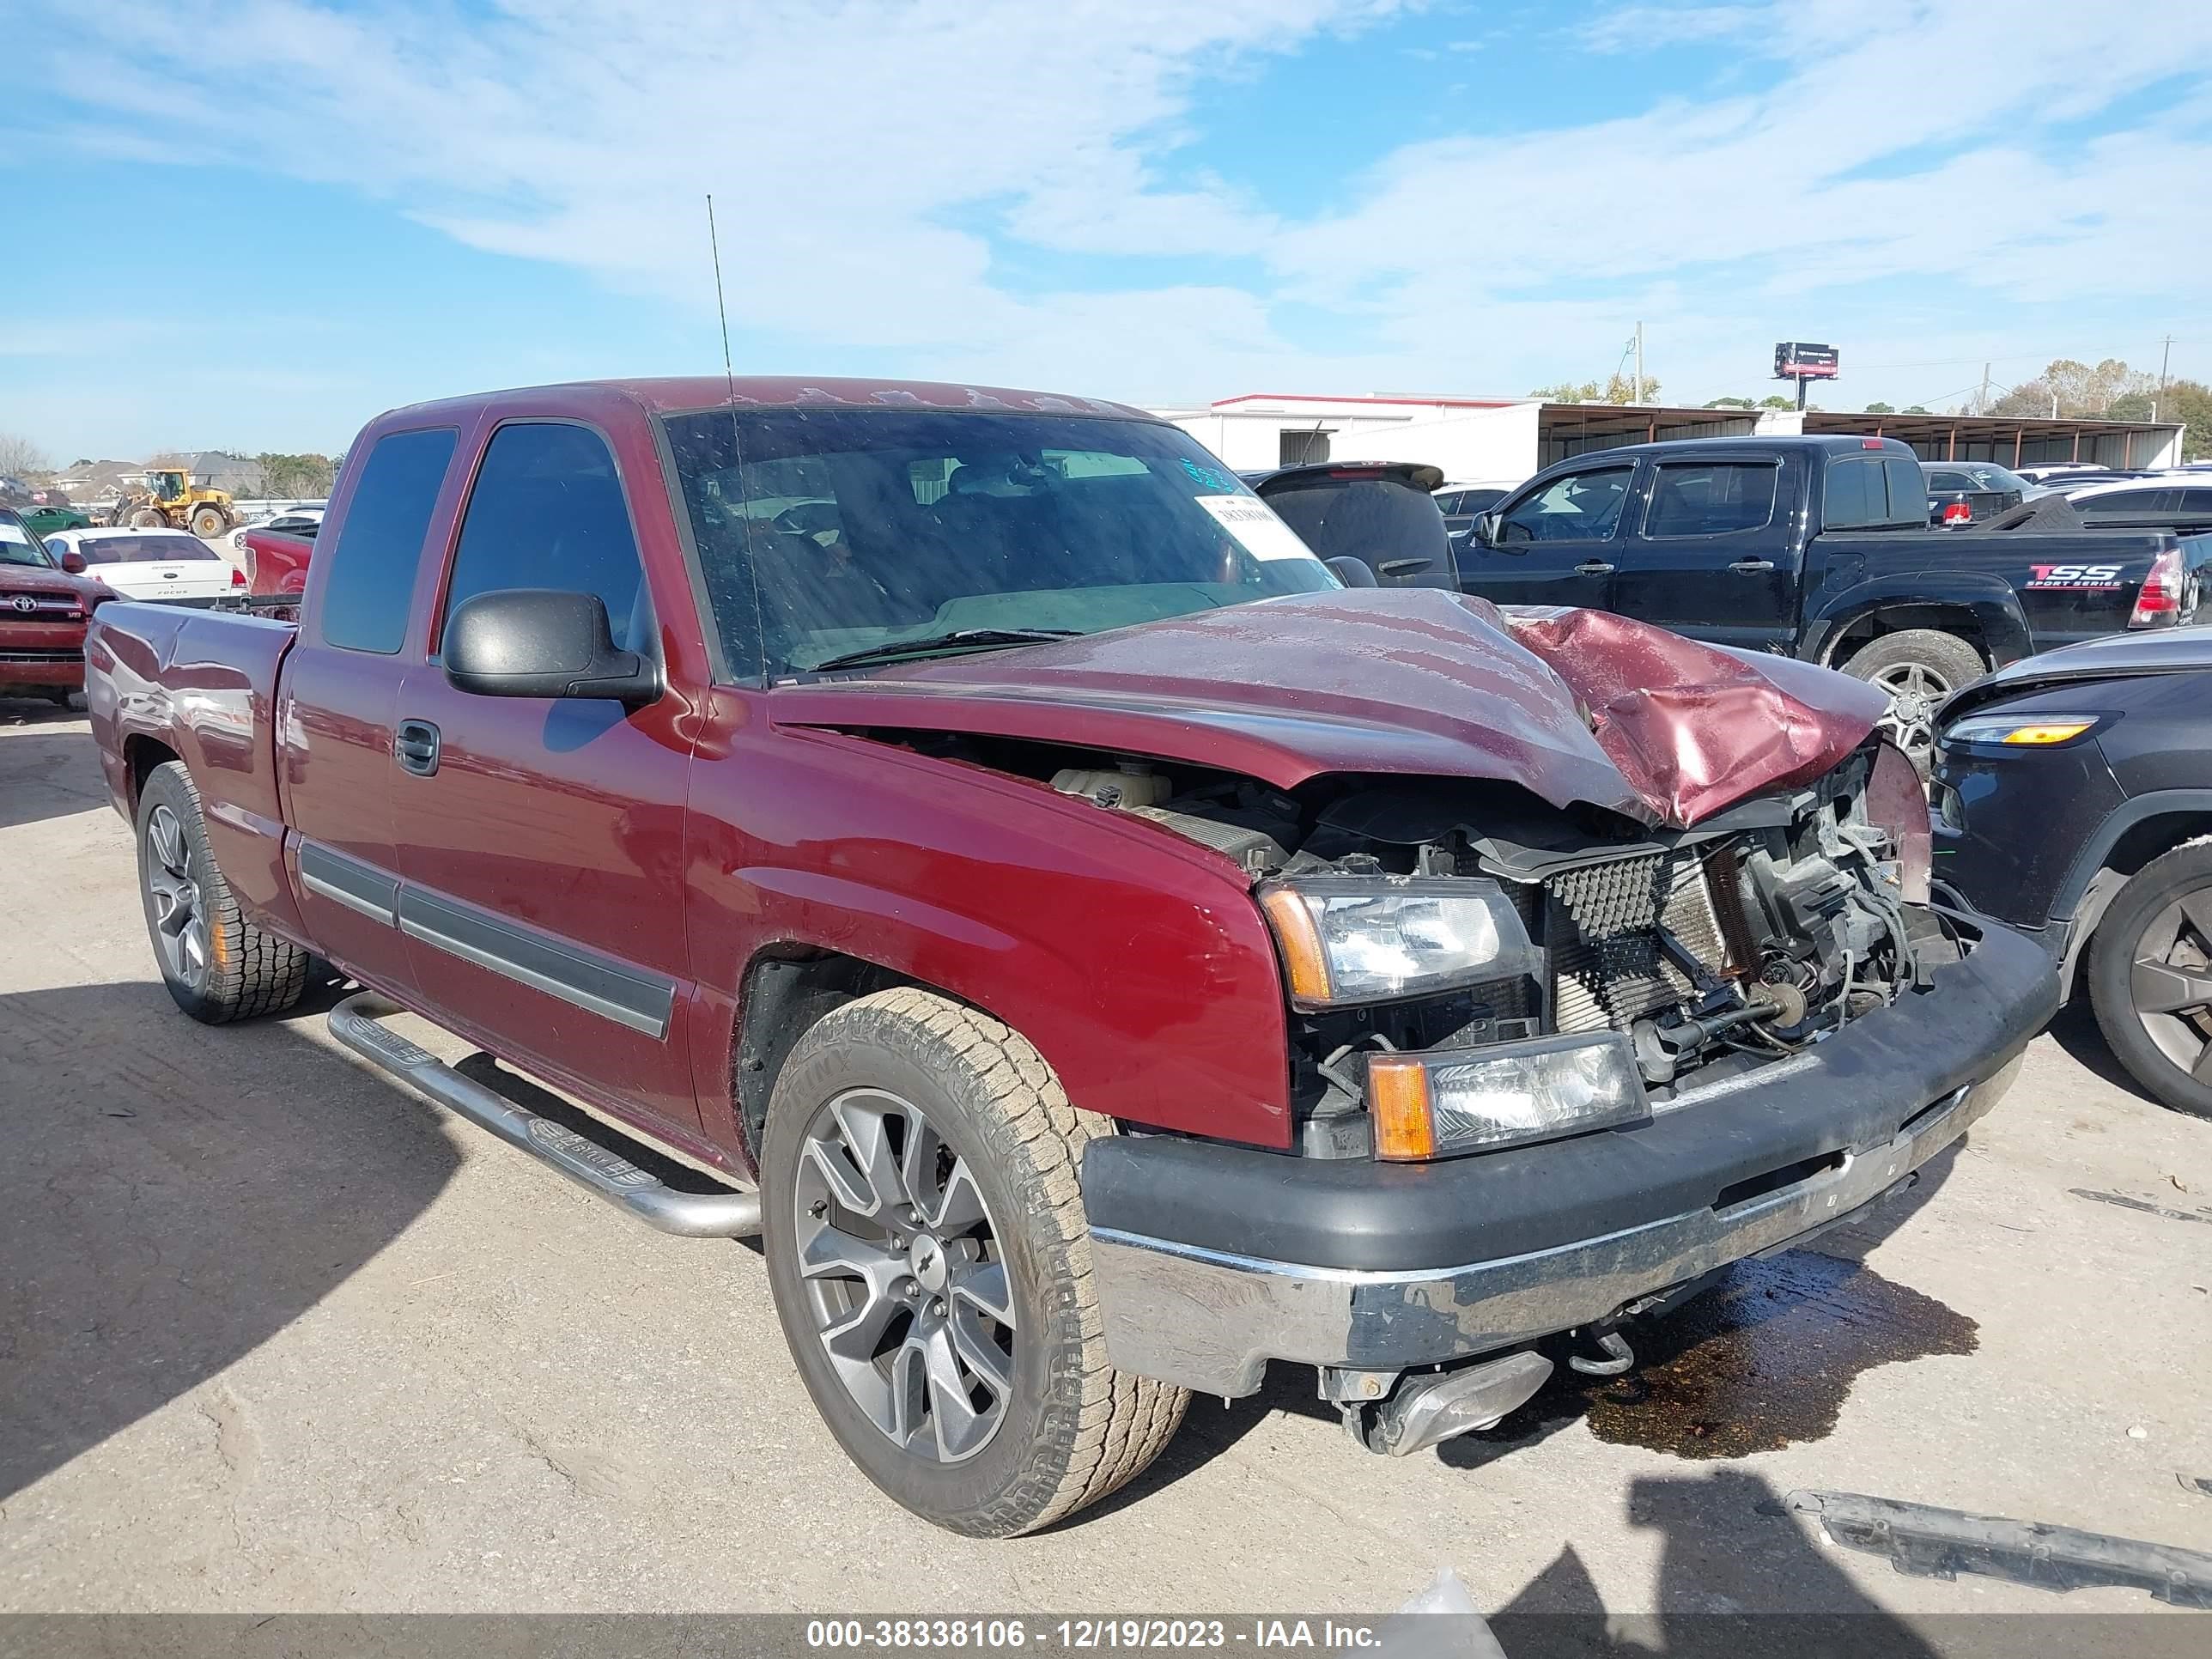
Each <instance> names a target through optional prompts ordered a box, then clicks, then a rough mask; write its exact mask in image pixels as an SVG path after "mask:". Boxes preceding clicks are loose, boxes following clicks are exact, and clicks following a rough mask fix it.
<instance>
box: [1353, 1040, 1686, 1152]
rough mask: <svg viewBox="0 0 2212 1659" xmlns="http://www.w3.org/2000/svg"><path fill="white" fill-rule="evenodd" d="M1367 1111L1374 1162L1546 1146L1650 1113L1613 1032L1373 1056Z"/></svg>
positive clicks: (1624, 1044) (1631, 1059)
mask: <svg viewBox="0 0 2212 1659" xmlns="http://www.w3.org/2000/svg"><path fill="white" fill-rule="evenodd" d="M1367 1109H1368V1113H1369V1115H1370V1117H1371V1118H1372V1119H1373V1121H1374V1129H1375V1156H1376V1157H1377V1158H1387V1159H1389V1160H1391V1161H1393V1162H1405V1161H1407V1160H1412V1159H1419V1158H1449V1156H1451V1155H1452V1154H1453V1153H1455V1152H1485V1151H1487V1150H1489V1149H1491V1148H1492V1147H1498V1146H1519V1145H1522V1144H1525V1143H1527V1142H1528V1141H1534V1140H1556V1139H1559V1137H1560V1136H1562V1135H1572V1134H1580V1133H1583V1132H1584V1131H1586V1130H1589V1129H1605V1128H1611V1127H1614V1126H1615V1125H1618V1124H1623V1123H1638V1122H1642V1121H1644V1119H1646V1118H1648V1117H1650V1115H1651V1103H1650V1099H1649V1098H1648V1097H1646V1096H1645V1095H1644V1079H1643V1078H1642V1077H1641V1076H1639V1075H1638V1072H1637V1069H1636V1057H1635V1055H1634V1054H1633V1053H1632V1050H1631V1049H1630V1048H1629V1042H1628V1039H1627V1037H1626V1036H1623V1035H1622V1034H1621V1033H1620V1032H1619V1031H1600V1032H1597V1033H1595V1035H1589V1034H1585V1035H1581V1036H1553V1037H1537V1038H1535V1039H1534V1040H1532V1041H1530V1042H1501V1043H1498V1044H1497V1045H1496V1046H1494V1047H1492V1048H1458V1049H1444V1050H1441V1051H1439V1050H1433V1049H1432V1050H1431V1051H1430V1052H1428V1053H1426V1054H1376V1055H1375V1056H1374V1057H1373V1058H1371V1059H1370V1060H1369V1061H1368V1062H1367Z"/></svg>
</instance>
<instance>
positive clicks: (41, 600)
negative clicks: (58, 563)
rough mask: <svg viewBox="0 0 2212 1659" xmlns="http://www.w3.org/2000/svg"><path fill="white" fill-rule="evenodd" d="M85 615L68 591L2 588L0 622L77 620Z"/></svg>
mask: <svg viewBox="0 0 2212 1659" xmlns="http://www.w3.org/2000/svg"><path fill="white" fill-rule="evenodd" d="M83 615H84V612H83V611H82V610H81V609H79V608H78V605H77V602H76V600H75V599H72V598H70V595H68V594H66V593H11V592H9V591H8V590H7V589H5V588H0V622H76V621H79V620H80V619H82V617H83Z"/></svg>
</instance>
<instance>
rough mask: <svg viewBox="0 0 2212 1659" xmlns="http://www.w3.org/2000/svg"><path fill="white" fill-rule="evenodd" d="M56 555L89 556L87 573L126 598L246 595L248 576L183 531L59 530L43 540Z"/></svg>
mask: <svg viewBox="0 0 2212 1659" xmlns="http://www.w3.org/2000/svg"><path fill="white" fill-rule="evenodd" d="M40 539H41V540H43V541H44V542H45V543H46V545H47V547H48V548H50V549H51V550H52V551H53V554H54V556H55V557H57V558H59V557H60V556H61V555H63V554H64V553H76V554H81V555H82V556H83V559H84V562H85V565H86V567H87V568H86V570H85V573H84V574H86V575H88V576H90V577H92V578H94V580H98V581H101V582H105V583H106V585H107V586H110V587H112V588H113V589H114V590H115V591H116V592H118V593H120V594H122V595H123V596H124V597H125V599H221V598H222V596H223V595H224V594H226V593H230V592H243V591H244V589H245V587H246V573H245V572H244V571H243V570H240V569H239V568H238V567H237V566H235V565H234V564H232V563H231V562H229V561H228V560H227V559H225V558H224V557H223V556H222V554H220V553H218V552H216V550H215V549H213V548H212V547H210V546H209V545H208V544H206V543H205V542H204V541H202V540H201V539H200V538H198V537H197V536H195V535H192V534H191V533H190V532H186V531H182V530H58V531H56V532H53V533H52V534H51V535H48V536H45V537H42V538H40Z"/></svg>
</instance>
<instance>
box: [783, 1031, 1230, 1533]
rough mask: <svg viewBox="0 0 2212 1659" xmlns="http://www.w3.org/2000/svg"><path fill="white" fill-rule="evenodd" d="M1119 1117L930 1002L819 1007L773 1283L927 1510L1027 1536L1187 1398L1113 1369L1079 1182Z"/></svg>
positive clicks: (803, 1057) (1156, 1432)
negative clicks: (1087, 1105) (1087, 1158)
mask: <svg viewBox="0 0 2212 1659" xmlns="http://www.w3.org/2000/svg"><path fill="white" fill-rule="evenodd" d="M1111 1133H1113V1128H1112V1126H1111V1125H1110V1124H1109V1123H1105V1122H1103V1121H1100V1120H1097V1119H1095V1118H1091V1117H1087V1116H1085V1115H1081V1114H1079V1113H1078V1112H1077V1111H1076V1110H1075V1109H1074V1108H1073V1107H1072V1106H1071V1105H1069V1103H1068V1101H1067V1097H1066V1094H1065V1093H1064V1092H1063V1091H1061V1089H1060V1083H1059V1080H1058V1079H1056V1078H1055V1077H1054V1075H1053V1073H1052V1071H1051V1068H1050V1067H1049V1066H1047V1065H1046V1064H1045V1063H1044V1060H1043V1059H1042V1057H1041V1056H1040V1055H1039V1054H1037V1052H1036V1049H1035V1048H1031V1047H1030V1044H1029V1043H1028V1042H1024V1040H1023V1039H1022V1038H1021V1037H1020V1036H1018V1034H1017V1033H1015V1032H1013V1031H1012V1030H1009V1029H1008V1028H1007V1027H1006V1026H1004V1025H1002V1024H999V1023H998V1022H997V1021H995V1020H993V1019H989V1018H986V1017H984V1016H983V1015H981V1014H978V1013H976V1012H975V1011H973V1010H972V1009H969V1008H965V1007H963V1006H960V1005H959V1004H957V1003H954V1002H951V1001H949V1000H946V999H945V998H943V997H939V996H935V995H933V994H930V993H928V992H926V991H920V990H914V989H909V988H900V989H896V990H890V991H883V992H878V994H875V995H873V996H869V997H863V998H861V999H860V1000H858V1001H855V1002H851V1003H848V1004H846V1005H845V1006H843V1007H842V1008H839V1009H836V1011H834V1012H831V1013H829V1014H827V1015H825V1016H824V1017H823V1018H822V1019H821V1020H820V1021H818V1022H817V1024H815V1025H814V1026H813V1027H812V1028H811V1029H810V1030H808V1031H807V1033H806V1034H805V1036H803V1037H801V1038H800V1039H799V1043H798V1045H797V1046H796V1047H795V1048H793V1051H792V1054H791V1057H790V1059H789V1060H787V1062H786V1064H785V1066H784V1067H783V1070H782V1072H781V1074H780V1075H779V1076H778V1077H777V1079H776V1085H775V1094H774V1097H772V1099H771V1100H770V1102H769V1113H768V1124H767V1132H766V1133H765V1135H764V1136H763V1146H762V1160H761V1173H762V1190H763V1200H764V1201H763V1231H764V1234H765V1243H766V1248H767V1254H768V1266H769V1283H770V1285H772V1287H773V1289H774V1291H775V1305H776V1313H777V1316H778V1317H779V1318H780V1319H781V1322H782V1324H783V1331H784V1336H785V1339H786V1340H787V1341H788V1342H789V1344H790V1346H791V1352H792V1358H793V1360H794V1361H795V1362H796V1364H798V1367H799V1375H800V1376H801V1377H802V1378H803V1379H804V1380H805V1384H806V1389H807V1392H808V1394H809V1395H811V1396H812V1397H813V1400H814V1404H815V1407H816V1408H817V1410H818V1411H820V1413H822V1416H823V1421H825V1422H826V1423H827V1424H828V1425H829V1431H830V1432H831V1433H832V1434H834V1435H836V1437H837V1440H838V1443H840V1444H841V1445H842V1446H843V1447H844V1449H845V1451H846V1454H847V1455H848V1456H849V1457H851V1458H852V1460H853V1462H854V1463H855V1464H857V1465H858V1466H859V1467H860V1472H861V1473H862V1474H866V1476H867V1477H868V1478H869V1479H870V1480H872V1481H874V1482H875V1483H876V1485H877V1486H879V1487H881V1488H882V1489H883V1490H884V1492H886V1493H887V1494H889V1495H890V1497H891V1498H894V1499H896V1501H897V1502H899V1503H900V1504H903V1505H905V1506H906V1507H907V1508H908V1509H909V1510H913V1511H914V1512H915V1514H916V1515H919V1516H922V1517H923V1518H924V1519H926V1520H928V1521H932V1522H936V1523H937V1524H938V1525H939V1526H941V1527H945V1528H950V1529H951V1530H952V1531H954V1532H959V1533H965V1534H969V1536H971V1537H980V1538H1004V1537H1010V1536H1012V1535H1014V1534H1019V1533H1025V1532H1033V1531H1035V1530H1036V1529H1037V1528H1041V1527H1046V1526H1049V1525H1051V1524H1052V1523H1053V1522H1055V1521H1058V1520H1060V1519H1061V1518H1062V1517H1064V1516H1068V1515H1072V1514H1073V1513H1074V1512H1075V1511H1076V1510H1079V1509H1081V1508H1083V1507H1084V1506H1085V1504H1091V1503H1094V1502H1096V1501H1097V1499H1099V1498H1103V1497H1104V1496H1105V1495H1106V1494H1107V1493H1109V1492H1112V1491H1113V1490H1114V1489H1115V1487H1117V1486H1121V1484H1122V1483H1123V1482H1124V1481H1127V1480H1129V1479H1130V1478H1131V1477H1132V1476H1133V1475H1135V1474H1137V1473H1138V1472H1139V1470H1141V1469H1143V1468H1145V1467H1146V1465H1147V1464H1149V1463H1151V1462H1152V1459H1153V1458H1154V1457H1156V1456H1158V1455H1159V1452H1160V1449H1161V1448H1163V1447H1164V1446H1165V1445H1166V1444H1167V1442H1168V1439H1169V1437H1170V1436H1172V1435H1173V1434H1174V1432H1175V1431H1176V1425H1178V1424H1179V1423H1181V1422H1182V1414H1183V1409H1184V1407H1185V1405H1186V1404H1187V1403H1188V1395H1187V1394H1186V1393H1185V1391H1184V1390H1183V1389H1179V1388H1175V1387H1172V1386H1170V1385H1169V1384H1167V1383H1157V1382H1153V1381H1152V1380H1151V1379H1149V1378H1146V1377H1138V1376H1127V1375H1125V1374H1122V1373H1121V1372H1117V1371H1115V1370H1114V1369H1113V1367H1112V1366H1111V1365H1109V1364H1108V1363H1107V1359H1106V1343H1105V1337H1104V1334H1103V1324H1102V1321H1101V1317H1100V1313H1099V1308H1098V1299H1097V1289H1096V1286H1095V1284H1094V1282H1093V1279H1092V1276H1091V1248H1090V1237H1089V1233H1088V1231H1087V1230H1086V1227H1085V1220H1084V1214H1083V1200H1082V1195H1081V1192H1080V1190H1079V1187H1078V1184H1077V1176H1078V1173H1079V1167H1080V1164H1081V1161H1082V1154H1083V1149H1084V1147H1085V1145H1086V1144H1087V1143H1088V1142H1089V1141H1091V1139H1094V1138H1096V1137H1097V1136H1100V1135H1104V1134H1111Z"/></svg>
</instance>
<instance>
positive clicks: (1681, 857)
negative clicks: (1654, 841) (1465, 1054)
mask: <svg viewBox="0 0 2212 1659" xmlns="http://www.w3.org/2000/svg"><path fill="white" fill-rule="evenodd" d="M1544 893H1545V898H1546V901H1547V902H1546V905H1545V913H1546V914H1545V927H1544V935H1545V943H1546V944H1547V946H1548V947H1549V948H1550V951H1551V959H1552V1019H1553V1028H1554V1029H1555V1030H1559V1031H1563V1032H1564V1031H1599V1030H1605V1029H1606V1028H1607V1027H1608V1026H1610V1027H1611V1028H1612V1029H1613V1030H1627V1029H1628V1027H1629V1026H1631V1025H1632V1024H1634V1023H1635V1022H1636V1021H1638V1020H1639V1019H1641V1018H1644V1016H1645V1015H1647V1014H1650V1013H1653V1012H1656V1011H1658V1010H1659V1009H1662V1008H1665V1007H1668V1006H1672V1005H1674V1004H1675V1003H1677V1002H1680V1001H1681V1000H1683V999H1684V998H1685V997H1686V996H1687V995H1688V994H1689V993H1690V991H1691V989H1692V986H1691V984H1690V981H1689V980H1688V979H1687V978H1686V977H1685V976H1684V975H1683V974H1682V972H1681V970H1680V969H1678V968H1676V967H1675V966H1674V963H1670V962H1668V960H1667V959H1666V958H1665V957H1664V956H1663V955H1662V954H1661V951H1660V949H1659V935H1658V933H1657V928H1658V927H1659V925H1660V924H1661V923H1662V921H1663V922H1664V924H1665V926H1666V928H1667V931H1668V932H1669V933H1672V934H1674V937H1675V938H1676V939H1680V941H1681V942H1682V944H1683V945H1684V946H1686V948H1687V949H1688V951H1689V952H1690V954H1691V955H1692V956H1694V957H1697V959H1698V960H1699V962H1701V963H1705V965H1706V966H1707V967H1708V968H1710V969H1712V970H1713V971H1714V972H1715V973H1718V972H1720V971H1721V970H1722V969H1723V967H1724V965H1725V963H1726V961H1727V949H1726V947H1725V946H1724V945H1723V943H1722V940H1721V932H1720V926H1719V923H1718V921H1717V918H1716V917H1715V915H1714V914H1713V905H1712V899H1711V894H1710V893H1709V892H1708V890H1707V889H1706V885H1705V866H1704V865H1703V863H1702V862H1701V861H1700V860H1699V858H1698V857H1697V855H1696V854H1693V853H1690V852H1686V851H1677V852H1670V853H1652V854H1644V855H1643V856H1640V857H1637V858H1626V859H1615V860H1610V861H1608V862H1607V863H1604V864H1594V865H1587V866H1583V868H1582V869H1579V870H1569V871H1566V872H1563V873H1561V874H1559V875H1556V876H1553V877H1552V878H1550V879H1549V880H1547V882H1545V884H1544Z"/></svg>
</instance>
